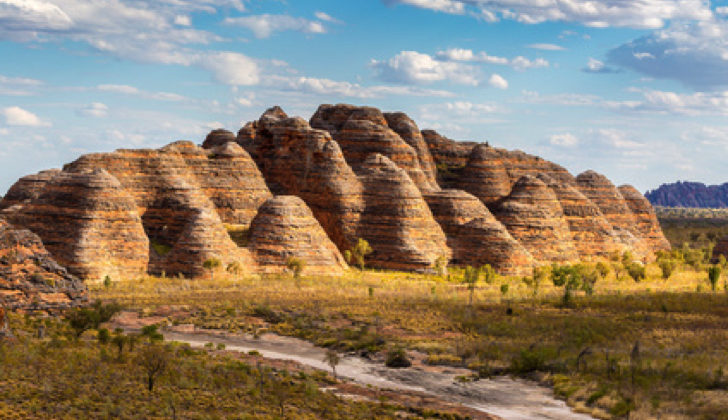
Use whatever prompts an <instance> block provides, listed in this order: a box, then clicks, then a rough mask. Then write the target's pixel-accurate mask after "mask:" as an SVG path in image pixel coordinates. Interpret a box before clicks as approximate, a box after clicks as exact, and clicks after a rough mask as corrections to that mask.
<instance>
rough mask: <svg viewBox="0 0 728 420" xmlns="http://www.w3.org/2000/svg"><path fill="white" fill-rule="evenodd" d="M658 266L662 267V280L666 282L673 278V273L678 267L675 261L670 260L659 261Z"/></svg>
mask: <svg viewBox="0 0 728 420" xmlns="http://www.w3.org/2000/svg"><path fill="white" fill-rule="evenodd" d="M657 265H659V266H660V271H662V278H663V279H664V280H667V279H669V278H670V276H672V272H673V271H675V268H676V267H677V263H676V262H675V260H669V259H664V260H659V261H658V262H657Z"/></svg>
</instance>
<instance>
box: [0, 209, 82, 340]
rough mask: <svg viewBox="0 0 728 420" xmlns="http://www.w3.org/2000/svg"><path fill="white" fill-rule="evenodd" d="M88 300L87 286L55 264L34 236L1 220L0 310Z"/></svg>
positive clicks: (61, 306) (48, 307)
mask: <svg viewBox="0 0 728 420" xmlns="http://www.w3.org/2000/svg"><path fill="white" fill-rule="evenodd" d="M87 302H88V290H87V289H86V286H85V285H84V284H83V282H81V280H79V279H78V278H76V277H74V276H73V275H71V274H69V273H68V271H67V270H66V269H65V268H64V267H62V266H60V265H58V263H56V261H55V260H54V259H53V257H52V256H51V255H50V254H49V253H48V251H46V249H45V247H44V246H43V243H42V242H41V240H40V238H38V236H37V235H35V234H33V233H32V232H31V231H29V230H27V229H18V228H17V227H14V226H13V225H11V224H9V223H8V222H7V221H6V220H3V219H0V310H2V307H5V308H8V309H11V310H15V309H25V310H41V311H47V312H57V311H60V310H63V309H67V308H70V307H73V306H78V305H84V304H86V303H87ZM0 328H2V325H0Z"/></svg>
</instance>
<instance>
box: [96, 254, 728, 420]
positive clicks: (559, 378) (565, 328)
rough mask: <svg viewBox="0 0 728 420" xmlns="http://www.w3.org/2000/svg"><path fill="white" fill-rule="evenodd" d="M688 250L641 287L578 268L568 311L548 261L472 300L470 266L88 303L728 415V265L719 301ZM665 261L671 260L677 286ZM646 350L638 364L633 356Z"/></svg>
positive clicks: (159, 284)
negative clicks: (397, 351) (397, 352)
mask: <svg viewBox="0 0 728 420" xmlns="http://www.w3.org/2000/svg"><path fill="white" fill-rule="evenodd" d="M687 251H689V252H686V250H684V249H676V250H674V251H672V252H667V253H661V254H660V255H659V259H658V260H657V261H655V262H653V263H649V264H645V265H643V268H644V279H642V280H641V281H639V282H636V281H634V280H633V279H632V278H631V277H630V276H629V274H628V273H627V270H626V268H625V264H626V265H629V264H632V263H633V261H632V257H631V256H630V255H624V254H620V255H615V256H614V258H613V259H612V261H610V262H608V263H607V262H602V263H601V265H599V264H596V263H581V264H578V265H577V268H573V267H572V269H576V270H578V271H580V274H579V275H581V270H583V272H586V273H588V275H589V276H594V275H596V276H597V280H596V281H595V282H591V281H590V282H589V284H588V285H587V286H588V287H582V286H583V279H581V277H579V285H578V286H577V287H572V288H571V289H570V292H571V296H570V298H569V305H564V301H563V296H564V292H565V290H564V286H563V285H562V286H556V285H554V284H553V282H552V281H551V279H550V278H551V271H552V270H553V267H551V266H546V267H540V268H538V269H537V270H535V271H534V273H533V275H532V276H528V277H526V278H520V277H501V276H494V278H491V280H490V282H488V281H487V280H486V279H484V277H486V276H485V275H484V274H481V276H480V281H479V282H477V283H476V285H475V287H474V288H473V289H472V294H473V300H472V302H473V303H472V305H470V304H469V302H470V295H471V289H470V288H469V287H468V284H464V283H462V279H463V276H464V274H465V269H464V268H460V267H449V268H448V274H447V275H446V276H438V275H428V274H413V273H402V272H387V271H378V270H364V271H359V270H351V271H349V272H348V273H347V274H346V275H345V276H343V277H342V278H333V277H320V276H306V275H305V274H304V275H302V276H301V278H300V279H298V280H296V281H294V280H293V279H291V277H290V275H260V276H242V277H241V276H229V275H228V276H226V275H224V274H221V275H216V277H215V281H214V282H213V281H210V280H209V279H207V280H205V279H201V280H196V281H194V282H189V281H184V282H180V281H179V280H177V279H174V278H169V279H160V278H154V277H147V278H143V279H136V280H130V281H118V282H115V284H114V287H113V288H109V289H106V288H103V287H102V286H100V285H98V286H97V285H94V286H92V295H93V296H95V297H99V298H102V299H104V300H105V301H112V300H117V301H119V302H120V303H122V304H123V305H124V306H125V307H128V308H129V309H133V310H136V311H138V312H139V313H140V314H141V315H150V316H152V315H154V316H161V317H164V319H166V322H167V323H173V324H194V325H195V326H197V327H199V328H210V329H218V330H226V331H229V332H233V333H249V334H253V335H262V334H265V333H268V332H271V333H277V334H282V335H288V336H295V337H299V338H303V339H305V340H308V341H311V342H313V343H315V344H317V345H320V346H324V347H327V348H329V349H331V350H332V351H335V352H337V353H342V352H356V353H359V354H369V355H372V354H379V355H380V357H381V360H382V361H383V362H384V361H386V357H387V354H388V349H394V348H397V347H399V348H401V349H403V350H404V351H406V352H407V353H408V354H409V356H410V357H412V355H417V354H420V356H418V357H420V358H421V359H422V360H423V362H425V363H427V364H443V365H449V366H459V367H467V368H470V369H472V370H473V371H474V372H475V373H476V374H478V375H480V376H484V377H485V376H491V375H498V374H507V373H512V374H516V375H519V376H524V377H528V378H534V379H537V380H541V381H543V382H545V383H550V384H552V385H553V386H554V391H555V393H556V394H557V395H558V396H560V397H562V398H564V399H566V400H568V401H569V403H570V404H572V405H574V406H575V407H579V409H580V410H582V411H587V412H589V413H591V414H593V415H595V416H598V417H601V418H618V417H620V416H624V415H626V414H628V413H630V412H631V413H634V415H638V416H642V417H647V418H654V417H659V416H660V415H665V414H667V413H675V412H680V413H684V417H685V418H711V419H713V418H716V419H720V418H726V415H725V413H728V378H726V379H722V378H723V375H722V373H721V374H720V375H719V372H718V368H719V367H721V366H726V365H728V353H726V352H725V350H724V345H723V343H724V342H725V340H726V339H728V335H726V334H727V333H725V331H728V309H727V308H728V290H725V289H726V283H727V280H728V278H727V277H726V275H725V270H723V272H721V276H720V279H719V281H718V282H717V283H716V289H717V291H716V292H710V290H711V286H710V282H709V278H708V272H707V269H705V267H708V266H709V265H708V263H707V259H706V258H707V256H706V255H705V254H704V253H702V252H701V253H699V255H700V256H701V257H702V259H701V260H700V261H697V263H696V262H695V261H693V259H692V258H694V257H693V256H691V254H694V253H693V252H692V250H687ZM696 255H697V254H696ZM686 256H687V257H686ZM665 260H669V261H672V262H674V265H675V268H674V270H673V272H672V273H671V275H670V276H669V279H667V280H665V279H664V276H663V272H662V269H661V267H660V262H661V261H665ZM534 276H535V277H537V278H538V279H539V280H538V287H535V288H534V283H533V281H532V278H533V277H534ZM565 284H566V283H565ZM503 285H507V287H508V290H507V299H504V296H503V295H502V294H501V287H502V286H503ZM589 288H591V290H590V291H587V290H585V289H589ZM699 288H700V290H702V291H697V290H698V289H699ZM370 290H371V291H375V293H374V296H375V297H376V298H371V297H370ZM589 293H591V294H589ZM170 308H173V309H170ZM174 308H176V309H174ZM724 336H725V337H724ZM637 341H639V342H640V363H639V365H637V364H635V363H633V362H632V358H631V353H632V350H633V348H634V344H635V342H637Z"/></svg>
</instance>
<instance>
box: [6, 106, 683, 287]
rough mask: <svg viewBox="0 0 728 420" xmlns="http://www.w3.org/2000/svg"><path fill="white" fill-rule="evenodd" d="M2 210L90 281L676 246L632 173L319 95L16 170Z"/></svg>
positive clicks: (506, 261) (418, 267) (539, 259)
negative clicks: (152, 145)
mask: <svg viewBox="0 0 728 420" xmlns="http://www.w3.org/2000/svg"><path fill="white" fill-rule="evenodd" d="M0 217H4V218H6V219H7V220H8V221H10V222H12V223H13V224H15V225H17V226H18V227H19V228H27V229H30V230H31V231H32V232H33V233H35V234H37V235H38V237H39V238H40V240H41V241H42V244H43V245H44V247H45V248H46V249H47V251H48V252H49V253H50V254H51V255H52V256H53V258H55V259H56V260H57V261H58V263H60V264H61V265H63V266H65V267H67V268H68V270H69V272H70V273H71V274H74V275H77V276H79V277H81V278H83V279H90V280H100V279H102V278H104V277H105V276H109V277H112V278H131V277H135V276H139V275H143V274H145V273H166V274H169V275H174V274H183V275H185V276H201V275H205V274H206V273H207V272H206V271H205V269H204V267H203V265H204V263H205V261H208V260H210V259H218V260H220V262H221V265H222V266H223V267H238V268H240V269H241V270H242V271H244V272H248V273H270V272H281V271H283V270H284V269H285V266H286V264H287V263H288V262H289V261H290V260H291V259H292V258H296V259H300V260H302V261H304V263H305V265H306V267H307V268H306V269H305V270H304V272H306V271H308V272H310V273H311V274H333V275H336V274H339V273H341V272H342V270H344V269H346V267H347V265H346V263H345V262H344V261H343V258H342V255H343V254H344V251H346V250H349V249H351V248H352V247H353V245H354V244H356V242H357V241H358V240H359V239H360V238H363V239H366V240H367V241H368V242H369V244H370V245H371V247H372V249H373V252H372V253H371V254H370V255H369V256H367V264H368V265H370V266H373V267H380V268H389V269H403V270H414V271H426V270H429V269H431V268H432V267H433V265H434V264H435V262H436V261H438V260H441V259H442V258H445V259H449V260H450V261H451V262H452V263H453V264H459V265H473V266H481V265H484V264H490V265H491V266H493V267H494V268H495V269H496V270H498V271H499V272H501V273H503V274H510V275H525V274H528V273H530V271H531V269H532V268H533V267H534V266H536V265H541V264H549V263H552V262H572V261H577V260H585V259H586V260H591V259H600V258H605V257H607V256H608V255H610V254H611V253H614V252H623V251H626V250H630V251H632V252H633V253H634V254H635V255H637V256H638V257H640V258H642V259H648V258H651V256H652V255H653V254H654V252H655V251H657V250H662V249H667V248H669V245H668V244H667V241H666V240H665V238H664V235H663V234H662V231H661V230H660V228H659V225H658V224H657V220H656V218H655V216H654V211H653V210H652V208H651V206H650V205H649V203H648V202H647V201H646V200H645V199H644V197H643V196H642V195H641V194H639V192H637V191H636V190H635V189H634V188H632V187H629V186H622V187H620V188H616V187H615V186H614V185H613V184H611V182H609V180H608V179H606V178H605V177H604V176H602V175H599V174H597V173H595V172H592V171H588V172H585V173H583V174H580V175H579V176H577V177H574V176H573V175H571V174H570V173H569V172H568V171H567V170H566V169H564V168H563V167H561V166H559V165H557V164H555V163H553V162H549V161H546V160H544V159H541V158H539V157H537V156H532V155H529V154H526V153H524V152H521V151H509V150H506V149H502V148H495V147H491V146H490V145H489V144H487V143H485V144H479V143H473V142H456V141H453V140H450V139H447V138H446V137H443V136H441V135H439V134H438V133H436V132H435V131H432V130H423V131H420V129H419V128H418V127H417V124H416V123H415V122H414V121H413V120H412V119H411V118H409V117H408V116H407V115H406V114H404V113H400V112H396V113H382V112H381V111H379V110H378V109H375V108H371V107H358V106H353V105H321V106H320V107H319V109H318V110H317V111H316V113H315V114H314V115H313V116H312V117H311V119H310V121H306V120H304V119H302V118H297V117H289V116H288V115H287V114H286V113H285V112H284V111H283V110H282V109H281V108H280V107H273V108H271V109H269V110H267V111H266V112H265V113H264V114H263V115H262V116H261V117H260V118H259V119H258V120H256V121H251V122H249V123H247V124H246V125H245V126H244V127H243V128H241V129H240V130H239V131H238V133H237V135H235V134H233V133H232V132H230V131H227V130H223V129H218V130H214V131H212V132H211V133H210V134H209V135H208V136H207V137H206V138H205V139H204V143H203V147H198V146H196V145H195V144H193V143H191V142H187V141H179V142H175V143H171V144H169V145H167V146H165V147H163V148H161V149H157V150H152V149H140V150H117V151H116V152H112V153H101V154H90V155H85V156H82V157H80V158H79V159H77V160H76V161H75V162H72V163H70V164H68V165H66V166H65V167H64V168H63V170H53V171H45V172H42V173H39V174H36V175H31V176H27V177H24V178H21V179H20V180H19V181H18V182H17V183H16V184H15V185H14V186H13V187H12V188H11V189H10V191H8V193H7V195H6V197H5V198H4V199H3V201H2V202H0ZM235 263H236V264H235Z"/></svg>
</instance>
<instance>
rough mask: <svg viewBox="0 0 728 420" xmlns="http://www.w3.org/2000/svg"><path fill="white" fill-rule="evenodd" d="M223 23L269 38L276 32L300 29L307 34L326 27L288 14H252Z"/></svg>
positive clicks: (320, 31) (258, 36) (322, 31)
mask: <svg viewBox="0 0 728 420" xmlns="http://www.w3.org/2000/svg"><path fill="white" fill-rule="evenodd" d="M223 23H225V24H227V25H235V26H241V27H244V28H247V29H249V30H251V31H252V32H253V34H254V35H255V37H256V38H268V37H270V36H271V35H272V34H273V33H274V32H281V31H298V32H303V33H307V34H323V33H326V28H325V27H324V25H323V24H322V23H321V22H318V21H313V20H308V19H304V18H297V17H293V16H288V15H268V14H265V15H251V16H243V17H237V18H226V19H225V20H224V21H223Z"/></svg>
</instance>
